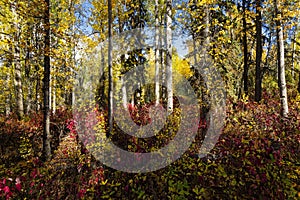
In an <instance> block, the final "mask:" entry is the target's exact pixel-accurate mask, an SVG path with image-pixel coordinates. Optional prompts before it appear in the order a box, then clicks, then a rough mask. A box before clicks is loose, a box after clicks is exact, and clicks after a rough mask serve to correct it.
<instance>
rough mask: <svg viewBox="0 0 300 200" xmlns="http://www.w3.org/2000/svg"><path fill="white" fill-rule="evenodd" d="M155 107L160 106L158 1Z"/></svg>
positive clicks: (156, 5)
mask: <svg viewBox="0 0 300 200" xmlns="http://www.w3.org/2000/svg"><path fill="white" fill-rule="evenodd" d="M154 40H155V41H154V42H155V49H154V53H155V58H154V59H155V105H158V104H159V98H160V95H159V48H158V47H159V19H158V0H155V39H154Z"/></svg>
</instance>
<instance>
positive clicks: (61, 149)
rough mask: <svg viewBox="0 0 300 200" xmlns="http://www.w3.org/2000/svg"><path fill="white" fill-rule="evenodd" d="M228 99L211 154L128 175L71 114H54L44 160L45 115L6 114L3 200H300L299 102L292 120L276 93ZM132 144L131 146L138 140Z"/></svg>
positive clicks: (0, 137)
mask: <svg viewBox="0 0 300 200" xmlns="http://www.w3.org/2000/svg"><path fill="white" fill-rule="evenodd" d="M265 99H267V100H263V101H262V102H261V103H260V104H258V103H255V102H252V101H250V100H247V101H238V102H236V103H235V104H234V105H235V106H234V108H233V106H232V105H233V104H232V102H229V101H228V103H227V105H228V106H227V117H226V122H225V127H224V129H223V132H222V134H221V135H220V138H219V140H218V143H217V144H216V146H215V148H214V149H213V150H212V151H211V153H210V154H209V155H207V156H206V157H203V158H198V157H196V156H194V155H195V154H193V152H195V151H194V149H195V148H197V144H196V142H194V143H193V144H192V145H191V147H190V149H189V150H188V151H187V152H186V153H185V154H184V155H182V156H181V157H180V158H179V159H178V160H176V161H175V162H174V163H172V164H171V165H169V166H167V167H165V168H163V169H160V170H157V171H154V172H148V173H139V174H138V173H136V174H134V173H126V172H121V171H117V170H114V169H111V168H109V167H106V166H105V165H102V164H101V163H100V162H98V161H96V160H95V158H94V157H93V156H92V155H90V154H89V153H88V151H87V150H86V148H84V147H83V145H82V142H79V141H78V137H77V135H76V131H74V130H73V128H74V121H73V119H72V114H71V112H70V111H67V110H59V111H57V112H56V114H55V115H53V116H52V117H51V122H52V123H51V131H52V134H53V138H54V139H53V141H52V147H53V148H54V150H53V156H52V159H51V160H50V161H48V162H42V161H41V160H40V156H41V142H42V140H41V136H42V130H43V129H42V114H41V113H36V114H32V115H31V116H28V117H27V118H26V119H24V120H22V121H18V120H17V118H16V117H15V116H14V115H11V116H9V117H5V116H2V117H0V141H1V142H0V147H1V149H0V150H1V152H0V156H1V160H0V197H1V198H2V199H10V198H11V199H299V198H300V101H299V97H295V98H294V99H291V100H290V102H289V108H290V113H289V117H288V118H282V117H281V116H280V114H279V108H280V104H279V102H278V100H275V98H265ZM134 144H136V143H133V144H131V146H134Z"/></svg>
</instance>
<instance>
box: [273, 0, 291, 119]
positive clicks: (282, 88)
mask: <svg viewBox="0 0 300 200" xmlns="http://www.w3.org/2000/svg"><path fill="white" fill-rule="evenodd" d="M279 4H280V3H279V1H278V0H275V13H276V16H278V17H279V19H277V20H276V38H277V64H278V86H279V93H280V104H281V115H282V116H283V117H287V116H288V113H289V110H288V100H287V88H286V80H285V63H284V39H283V28H282V24H281V13H280V12H279V10H278V7H279Z"/></svg>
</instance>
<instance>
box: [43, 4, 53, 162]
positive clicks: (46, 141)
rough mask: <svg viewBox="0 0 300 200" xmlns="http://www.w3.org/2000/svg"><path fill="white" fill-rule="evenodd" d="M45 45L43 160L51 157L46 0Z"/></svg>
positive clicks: (48, 24) (46, 11)
mask: <svg viewBox="0 0 300 200" xmlns="http://www.w3.org/2000/svg"><path fill="white" fill-rule="evenodd" d="M45 3H46V5H45V25H44V29H45V30H44V31H45V36H44V40H45V46H44V79H43V93H44V108H43V109H44V134H43V160H44V161H47V160H50V158H51V146H50V140H51V135H50V108H49V97H50V18H49V17H50V2H49V0H45Z"/></svg>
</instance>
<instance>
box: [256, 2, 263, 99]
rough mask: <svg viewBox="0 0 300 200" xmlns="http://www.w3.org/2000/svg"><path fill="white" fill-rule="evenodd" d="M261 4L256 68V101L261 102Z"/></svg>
mask: <svg viewBox="0 0 300 200" xmlns="http://www.w3.org/2000/svg"><path fill="white" fill-rule="evenodd" d="M260 9H261V2H260V0H256V23H255V24H256V63H255V64H256V66H255V101H256V102H260V100H261V90H262V87H261V82H262V77H261V66H260V65H261V57H262V16H261V10H260Z"/></svg>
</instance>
